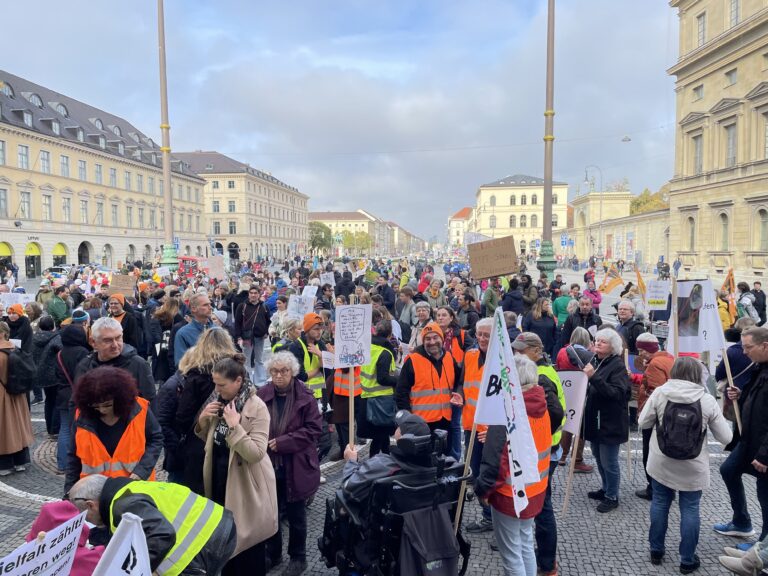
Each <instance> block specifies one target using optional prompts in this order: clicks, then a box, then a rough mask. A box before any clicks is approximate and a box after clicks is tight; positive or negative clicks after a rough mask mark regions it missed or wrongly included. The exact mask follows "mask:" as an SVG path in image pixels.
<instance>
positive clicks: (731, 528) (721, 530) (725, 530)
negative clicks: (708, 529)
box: [712, 522, 755, 538]
mask: <svg viewBox="0 0 768 576" xmlns="http://www.w3.org/2000/svg"><path fill="white" fill-rule="evenodd" d="M712 529H713V530H714V531H715V532H717V533H718V534H722V535H723V536H736V537H737V538H749V537H750V536H754V535H755V531H754V530H753V529H752V526H736V525H735V524H734V523H733V522H728V523H725V524H715V525H714V526H713V527H712Z"/></svg>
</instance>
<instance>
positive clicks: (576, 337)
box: [568, 326, 592, 348]
mask: <svg viewBox="0 0 768 576" xmlns="http://www.w3.org/2000/svg"><path fill="white" fill-rule="evenodd" d="M568 344H571V345H574V344H578V345H579V346H584V348H589V347H590V346H591V345H592V335H591V334H590V333H589V330H587V329H586V328H582V327H581V326H577V327H576V328H574V329H573V332H572V333H571V339H570V340H569V341H568Z"/></svg>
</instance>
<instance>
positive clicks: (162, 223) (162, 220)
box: [159, 210, 165, 230]
mask: <svg viewBox="0 0 768 576" xmlns="http://www.w3.org/2000/svg"><path fill="white" fill-rule="evenodd" d="M159 224H160V226H159V228H160V230H165V210H160V222H159Z"/></svg>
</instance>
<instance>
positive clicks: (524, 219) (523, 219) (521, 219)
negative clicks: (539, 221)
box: [520, 214, 528, 228]
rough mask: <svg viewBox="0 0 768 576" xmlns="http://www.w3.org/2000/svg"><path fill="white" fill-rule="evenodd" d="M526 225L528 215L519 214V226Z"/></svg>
mask: <svg viewBox="0 0 768 576" xmlns="http://www.w3.org/2000/svg"><path fill="white" fill-rule="evenodd" d="M527 225H528V217H527V216H526V215H525V214H523V215H522V216H520V228H525V227H526V226H527Z"/></svg>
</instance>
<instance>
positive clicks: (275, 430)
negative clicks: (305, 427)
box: [269, 378, 297, 469]
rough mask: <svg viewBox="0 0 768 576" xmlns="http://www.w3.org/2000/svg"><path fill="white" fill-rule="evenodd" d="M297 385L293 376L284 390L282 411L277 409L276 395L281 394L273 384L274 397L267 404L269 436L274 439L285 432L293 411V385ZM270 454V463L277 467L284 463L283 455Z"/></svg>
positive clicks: (294, 393)
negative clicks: (268, 404) (269, 403)
mask: <svg viewBox="0 0 768 576" xmlns="http://www.w3.org/2000/svg"><path fill="white" fill-rule="evenodd" d="M296 385H297V380H296V379H295V378H294V379H293V382H291V385H290V387H288V389H287V390H286V391H285V404H283V411H282V413H280V411H279V410H278V409H277V397H278V396H282V395H281V394H280V393H279V391H278V389H277V386H275V397H274V398H273V399H272V403H271V405H270V406H269V438H270V439H274V438H278V437H280V436H282V435H283V434H285V432H286V430H287V429H288V421H289V420H290V418H291V415H292V413H293V405H294V403H295V400H296V391H295V389H294V386H296ZM270 456H272V465H273V466H274V467H275V468H276V469H277V468H281V467H282V466H283V465H284V462H283V455H282V454H280V453H277V452H270Z"/></svg>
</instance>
